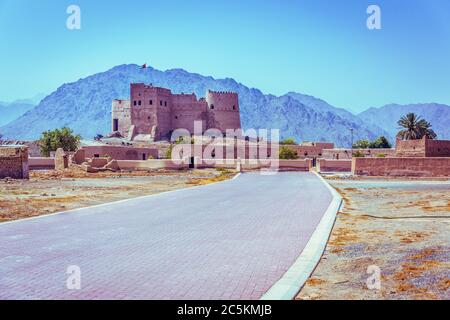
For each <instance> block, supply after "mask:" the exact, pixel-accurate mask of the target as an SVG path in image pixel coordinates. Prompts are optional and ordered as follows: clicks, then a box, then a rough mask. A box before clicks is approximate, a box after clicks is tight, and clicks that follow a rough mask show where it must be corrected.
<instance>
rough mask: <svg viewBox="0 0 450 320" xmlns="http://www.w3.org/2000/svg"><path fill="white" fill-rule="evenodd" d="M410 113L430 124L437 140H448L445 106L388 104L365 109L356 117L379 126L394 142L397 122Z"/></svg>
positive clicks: (448, 112)
mask: <svg viewBox="0 0 450 320" xmlns="http://www.w3.org/2000/svg"><path fill="white" fill-rule="evenodd" d="M410 112H414V113H415V114H417V115H420V116H421V117H422V118H424V119H426V120H427V121H428V122H430V123H431V124H432V129H433V130H434V131H435V132H436V134H437V135H438V137H437V138H438V139H441V140H450V129H449V127H450V106H448V105H445V104H437V103H422V104H408V105H398V104H389V105H386V106H383V107H380V108H370V109H367V110H366V111H364V112H361V113H360V114H358V117H359V118H361V119H362V120H363V121H364V122H366V123H368V124H370V125H372V126H374V125H378V126H380V127H381V128H382V129H384V130H386V131H387V132H388V133H389V137H390V139H391V141H395V136H396V134H397V131H398V128H397V127H398V125H397V121H398V120H399V119H400V118H401V117H402V116H403V115H406V114H407V113H410Z"/></svg>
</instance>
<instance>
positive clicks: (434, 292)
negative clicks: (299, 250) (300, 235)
mask: <svg viewBox="0 0 450 320" xmlns="http://www.w3.org/2000/svg"><path fill="white" fill-rule="evenodd" d="M328 181H329V182H330V184H331V185H332V186H333V187H335V188H336V189H337V191H338V192H339V193H340V194H341V195H342V196H343V198H344V203H345V204H344V207H343V209H342V211H341V212H339V213H338V216H337V220H336V224H335V226H334V229H333V231H332V234H331V237H330V240H329V243H328V245H327V248H326V251H325V253H324V255H323V257H322V260H321V261H320V263H319V265H318V266H317V268H316V270H315V271H314V273H313V275H312V276H311V277H310V279H309V280H308V281H307V283H306V284H305V286H304V287H303V289H302V290H301V291H300V293H299V294H298V296H297V299H301V300H310V299H450V181H449V180H444V181H419V180H380V179H366V180H364V179H358V180H347V179H339V178H336V177H334V178H331V179H329V180H328ZM369 266H376V267H378V268H379V270H380V272H381V273H380V275H381V276H380V289H373V288H372V289H369V288H368V286H367V280H368V278H369V277H370V278H373V276H374V275H375V274H374V273H373V272H374V271H373V270H370V272H369V273H368V270H367V269H368V267H369ZM369 285H370V282H369Z"/></svg>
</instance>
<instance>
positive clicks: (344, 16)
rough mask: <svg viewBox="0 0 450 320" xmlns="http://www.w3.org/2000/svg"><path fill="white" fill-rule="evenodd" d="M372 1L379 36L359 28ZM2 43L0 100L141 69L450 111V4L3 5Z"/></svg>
mask: <svg viewBox="0 0 450 320" xmlns="http://www.w3.org/2000/svg"><path fill="white" fill-rule="evenodd" d="M70 4H77V5H79V6H80V8H81V30H76V31H70V30H68V29H67V28H66V19H67V17H68V14H67V13H66V9H67V7H68V6H69V5H70ZM370 4H377V5H379V6H380V7H381V13H382V30H373V31H370V30H368V29H367V28H366V19H367V17H368V15H367V14H366V9H367V7H368V5H370ZM0 43H1V50H0V75H1V76H0V101H11V100H14V99H21V98H27V97H32V96H34V95H36V94H38V93H51V92H52V91H54V90H55V89H56V88H57V87H59V86H60V85H62V84H63V83H66V82H73V81H76V80H78V79H79V78H82V77H86V76H88V75H91V74H93V73H96V72H101V71H105V70H107V69H109V68H111V67H113V66H115V65H118V64H124V63H137V64H142V63H144V62H147V63H149V64H150V65H151V66H153V67H155V68H157V69H161V70H166V69H171V68H184V69H186V70H188V71H191V72H197V73H201V74H204V75H211V76H213V77H216V78H223V77H232V78H234V79H236V80H237V81H239V82H242V83H243V84H245V85H247V86H250V87H256V88H259V89H261V90H262V91H263V92H265V93H272V94H276V95H282V94H284V93H286V92H288V91H297V92H301V93H306V94H311V95H314V96H316V97H320V98H322V99H325V100H327V101H328V102H329V103H331V104H333V105H335V106H339V107H345V108H348V109H350V110H352V111H361V110H363V109H365V108H367V107H371V106H381V105H384V104H388V103H394V102H395V103H416V102H440V103H446V104H450V1H448V0H409V1H403V0H372V1H366V0H341V1H339V0H328V1H325V0H303V1H300V0H298V1H295V0H277V1H270V0H264V1H262V0H239V1H238V0H227V1H221V0H214V1H212V0H209V1H200V0H184V1H178V0H161V1H153V0H147V1H138V0H128V1H106V0H96V1H92V0H71V1H65V0H59V1H55V0H40V1H31V0H30V1H24V0H22V1H21V0H0Z"/></svg>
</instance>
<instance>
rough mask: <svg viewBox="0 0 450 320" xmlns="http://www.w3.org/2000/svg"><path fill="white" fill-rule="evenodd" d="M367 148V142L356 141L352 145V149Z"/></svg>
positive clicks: (368, 143)
mask: <svg viewBox="0 0 450 320" xmlns="http://www.w3.org/2000/svg"><path fill="white" fill-rule="evenodd" d="M369 146H370V142H369V140H358V141H356V142H355V143H354V144H353V149H367V148H369Z"/></svg>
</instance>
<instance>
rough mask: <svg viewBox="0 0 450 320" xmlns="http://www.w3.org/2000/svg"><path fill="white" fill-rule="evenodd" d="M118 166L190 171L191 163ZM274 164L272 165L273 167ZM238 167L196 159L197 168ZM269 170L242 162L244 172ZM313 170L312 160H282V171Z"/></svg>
mask: <svg viewBox="0 0 450 320" xmlns="http://www.w3.org/2000/svg"><path fill="white" fill-rule="evenodd" d="M117 165H118V167H119V168H120V170H151V169H175V170H180V169H188V168H189V162H187V161H186V162H185V163H181V164H175V163H173V162H172V160H170V159H161V160H146V161H139V160H117ZM273 165H274V163H272V167H273ZM237 166H238V160H233V161H226V160H201V161H200V160H199V159H195V167H196V168H222V169H236V168H237ZM263 168H266V169H269V168H271V164H270V163H268V162H267V161H265V162H264V163H261V162H253V161H249V160H245V161H241V169H242V170H243V171H251V170H259V169H263ZM310 168H311V160H310V159H306V160H280V161H279V169H280V170H296V171H309V170H310Z"/></svg>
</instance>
